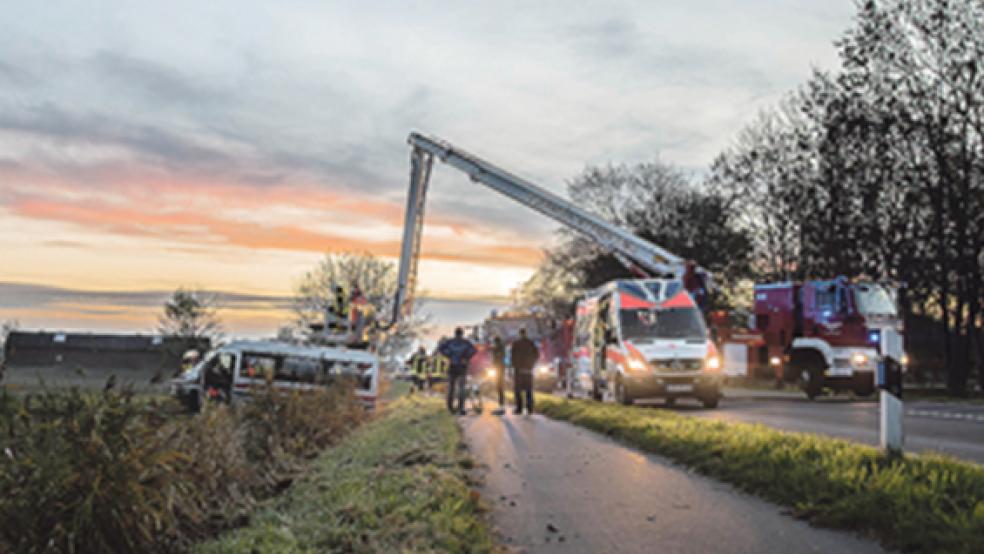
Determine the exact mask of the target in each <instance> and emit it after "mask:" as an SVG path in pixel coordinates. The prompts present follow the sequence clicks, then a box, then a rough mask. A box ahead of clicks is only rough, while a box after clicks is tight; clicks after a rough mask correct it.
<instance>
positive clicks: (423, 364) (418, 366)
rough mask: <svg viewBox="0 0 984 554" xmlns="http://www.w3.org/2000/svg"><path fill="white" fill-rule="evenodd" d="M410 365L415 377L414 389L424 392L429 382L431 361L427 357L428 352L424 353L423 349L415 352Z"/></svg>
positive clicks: (409, 362)
mask: <svg viewBox="0 0 984 554" xmlns="http://www.w3.org/2000/svg"><path fill="white" fill-rule="evenodd" d="M408 365H409V366H410V372H411V374H412V375H413V388H414V389H418V390H424V382H425V381H426V380H427V373H428V366H429V365H430V359H429V358H428V357H427V352H426V351H424V349H423V347H421V348H420V349H419V350H417V351H416V352H414V354H413V356H411V357H410V360H409V361H408Z"/></svg>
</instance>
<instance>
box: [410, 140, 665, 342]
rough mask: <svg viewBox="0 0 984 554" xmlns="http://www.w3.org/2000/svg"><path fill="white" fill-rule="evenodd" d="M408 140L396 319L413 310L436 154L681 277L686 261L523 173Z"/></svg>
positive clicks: (630, 261) (629, 258) (634, 258)
mask: <svg viewBox="0 0 984 554" xmlns="http://www.w3.org/2000/svg"><path fill="white" fill-rule="evenodd" d="M407 142H409V144H410V146H411V147H412V151H411V154H410V191H409V194H408V195H407V212H406V217H405V220H404V226H403V245H402V248H401V251H400V271H399V274H398V286H397V292H396V303H395V306H394V310H393V322H394V323H395V322H397V321H399V320H401V319H403V318H408V317H409V316H410V314H411V312H412V311H413V300H414V298H413V297H414V292H415V289H416V281H417V259H418V258H419V255H420V239H421V231H422V229H423V218H424V201H425V199H426V195H427V184H428V181H429V180H430V172H431V167H432V166H433V163H434V158H435V157H436V158H437V159H438V160H440V161H442V162H444V163H446V164H448V165H451V166H453V167H456V168H458V169H460V170H461V171H463V172H465V173H466V174H468V176H469V177H470V178H471V180H472V181H475V182H476V183H481V184H483V185H485V186H487V187H489V188H491V189H493V190H495V191H497V192H499V193H501V194H503V195H505V196H508V197H509V198H511V199H513V200H515V201H517V202H519V203H520V204H523V205H525V206H527V207H529V208H532V209H534V210H536V211H538V212H540V213H542V214H543V215H546V216H547V217H550V218H552V219H554V220H555V221H557V222H558V223H561V224H563V225H566V226H568V227H570V228H572V229H575V230H577V231H580V232H581V233H583V234H585V235H587V236H588V237H590V238H591V239H593V240H594V241H595V242H597V243H598V244H599V245H600V246H601V247H602V248H604V249H605V250H608V251H610V252H611V253H612V254H614V255H615V256H616V257H617V258H618V259H619V261H621V262H622V263H623V264H625V265H626V266H627V267H629V268H630V269H634V270H638V269H639V268H640V267H641V269H642V270H644V271H645V272H649V273H653V274H673V275H675V276H677V277H682V275H683V268H684V261H683V260H682V259H681V258H679V257H678V256H676V255H674V254H671V253H670V252H667V251H666V250H664V249H663V248H660V247H659V246H656V245H655V244H652V243H650V242H649V241H646V240H643V239H641V238H639V237H637V236H636V235H634V234H632V233H630V232H629V231H626V230H625V229H622V228H620V227H618V226H616V225H612V224H611V223H609V222H608V221H605V220H604V219H602V218H601V217H598V216H597V215H594V214H592V213H590V212H588V211H586V210H583V209H581V208H579V207H577V206H575V205H574V204H572V203H571V202H569V201H567V200H565V199H563V198H561V197H560V196H558V195H556V194H553V193H552V192H550V191H547V190H545V189H543V188H541V187H539V186H537V185H535V184H533V183H531V182H529V181H527V180H525V179H523V178H521V177H517V176H516V175H513V174H511V173H509V172H508V171H506V170H504V169H502V168H500V167H498V166H495V165H493V164H491V163H489V162H487V161H485V160H483V159H481V158H479V157H477V156H474V155H472V154H469V153H468V152H465V151H464V150H461V149H460V148H456V147H454V146H452V145H451V144H449V143H447V142H445V141H443V140H440V139H437V138H434V137H427V136H424V135H421V134H418V133H410V137H409V138H408V139H407Z"/></svg>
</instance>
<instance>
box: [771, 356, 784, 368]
mask: <svg viewBox="0 0 984 554" xmlns="http://www.w3.org/2000/svg"><path fill="white" fill-rule="evenodd" d="M769 365H771V366H772V367H779V366H781V365H782V358H780V357H779V356H773V357H771V358H769Z"/></svg>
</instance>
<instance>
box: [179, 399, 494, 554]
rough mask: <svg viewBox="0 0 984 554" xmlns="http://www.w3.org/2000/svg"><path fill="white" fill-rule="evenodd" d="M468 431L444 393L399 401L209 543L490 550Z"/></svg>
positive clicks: (300, 548) (254, 547)
mask: <svg viewBox="0 0 984 554" xmlns="http://www.w3.org/2000/svg"><path fill="white" fill-rule="evenodd" d="M461 444H462V443H461V432H460V430H459V429H458V427H457V425H456V424H455V422H454V419H453V418H452V417H451V416H450V415H448V413H447V411H446V410H444V409H443V408H442V406H441V403H440V402H439V401H437V400H434V399H423V398H414V397H410V398H404V399H400V400H397V401H395V402H394V403H393V404H391V405H390V407H389V408H388V409H387V410H386V411H385V412H384V413H382V414H381V415H380V417H379V418H378V419H377V420H376V421H374V422H372V423H370V424H368V425H366V426H364V427H363V428H362V429H360V430H359V431H357V432H355V433H353V434H352V435H350V436H349V437H348V438H346V439H345V440H344V441H342V442H341V443H340V444H339V445H338V446H337V447H335V448H332V449H330V450H327V451H325V452H324V453H323V454H322V455H321V457H320V458H319V459H317V460H316V461H315V462H314V464H313V465H312V467H311V472H310V473H309V474H308V477H306V478H305V479H303V480H300V481H297V482H295V483H294V485H293V486H292V487H291V488H290V489H289V490H288V491H286V492H285V493H284V494H283V495H281V496H278V497H276V498H274V499H271V500H270V501H269V503H268V504H267V505H265V506H263V507H262V508H260V509H259V510H258V511H257V512H255V513H254V516H253V518H252V519H251V521H250V524H249V525H248V526H247V527H243V528H240V529H237V530H235V531H233V532H231V533H229V534H227V535H225V536H223V537H220V538H219V539H217V540H214V541H211V542H208V543H205V544H202V545H200V546H199V547H198V548H197V549H196V550H195V551H196V552H198V553H202V554H212V553H225V552H229V553H239V552H406V551H414V552H489V551H492V549H493V543H492V539H491V536H490V534H489V532H488V529H487V528H486V526H485V523H484V521H483V519H482V514H481V509H480V506H479V502H478V496H477V494H476V493H473V492H472V491H471V490H470V489H469V487H468V485H467V483H466V481H465V477H466V475H465V471H466V469H467V468H468V467H470V459H468V458H467V457H465V456H463V452H462V450H461V448H460V446H459V445H461Z"/></svg>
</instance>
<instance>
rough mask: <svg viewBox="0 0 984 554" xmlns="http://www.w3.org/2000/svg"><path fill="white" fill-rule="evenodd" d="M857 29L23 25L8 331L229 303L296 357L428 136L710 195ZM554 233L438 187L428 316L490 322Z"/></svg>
mask: <svg viewBox="0 0 984 554" xmlns="http://www.w3.org/2000/svg"><path fill="white" fill-rule="evenodd" d="M411 5H412V6H413V7H412V8H411V7H410V6H411ZM852 12H853V3H852V2H850V1H848V0H844V1H836V2H835V1H829V2H828V1H821V0H801V1H790V0H750V1H747V2H732V1H724V0H721V1H693V2H679V1H648V2H626V3H612V2H603V3H602V2H599V3H592V2H483V3H478V2H460V3H449V2H422V3H413V4H411V3H408V2H366V1H362V2H275V3H274V2H270V3H259V2H249V1H242V0H240V1H236V2H232V1H228V2H225V1H213V2H153V3H151V2H98V1H92V2H56V1H46V2H27V1H24V2H18V1H13V2H4V3H3V4H2V5H0V29H2V32H0V321H2V320H6V319H11V318H15V319H19V320H20V322H21V325H22V326H24V327H31V328H37V327H44V328H48V329H52V328H65V329H93V330H131V331H149V330H151V329H152V328H153V325H154V319H153V317H154V313H155V312H156V310H157V307H158V306H159V302H160V300H161V298H162V297H163V296H164V295H166V294H167V291H169V290H173V289H174V288H175V287H177V286H181V285H187V286H193V287H198V288H204V289H209V290H213V291H222V292H224V293H226V294H227V296H226V299H227V302H226V305H227V310H226V311H225V314H226V315H227V321H228V323H227V324H228V326H229V328H230V332H232V333H233V334H237V333H238V334H250V335H257V334H262V333H267V332H271V331H272V330H273V329H275V328H276V326H277V324H278V322H280V321H282V320H283V319H284V317H285V314H284V312H283V309H282V308H283V303H282V300H283V298H284V297H285V296H287V295H289V294H290V291H291V288H292V286H293V284H294V283H295V282H296V281H297V279H298V278H299V277H300V275H302V274H303V273H304V272H305V271H306V270H307V269H309V268H311V267H312V266H313V264H314V263H316V261H317V259H318V258H319V257H320V256H321V255H322V253H324V252H326V251H337V250H358V251H369V252H373V253H375V254H378V255H382V256H388V257H392V256H394V255H395V254H396V252H397V250H398V248H399V241H400V234H401V224H402V217H403V204H404V202H405V191H406V187H407V178H408V171H409V170H408V148H407V145H406V137H407V134H408V133H409V132H410V131H411V130H419V131H422V132H425V133H428V134H435V135H437V136H440V137H442V138H445V139H447V140H450V141H452V142H454V143H456V144H459V145H460V146H462V147H464V148H466V149H469V150H471V151H473V152H475V153H478V154H480V155H483V156H485V157H487V158H488V159H490V160H492V161H494V162H497V163H499V164H501V165H503V166H505V167H507V168H508V169H510V170H511V171H513V172H515V173H518V174H521V175H523V176H526V177H528V178H531V179H533V180H535V181H537V182H539V183H541V184H543V185H545V186H547V187H548V188H551V189H553V190H555V191H558V192H562V191H563V190H564V185H565V183H566V181H567V180H568V179H570V178H571V177H573V176H574V175H576V174H577V173H579V172H580V171H581V170H583V169H584V167H585V166H587V165H591V164H604V163H608V162H615V163H620V162H629V163H634V162H640V161H646V160H651V159H654V158H655V157H656V156H659V157H660V158H661V159H662V160H664V161H669V162H673V163H676V164H678V165H680V166H682V167H684V168H685V169H687V170H690V171H693V172H694V173H696V174H699V172H701V171H702V170H704V168H706V167H707V165H708V163H709V162H710V161H711V159H712V158H713V156H714V155H715V154H716V153H717V152H719V151H720V150H721V149H722V148H724V147H726V146H727V144H728V143H729V141H730V140H732V137H733V136H734V135H735V133H736V132H737V131H738V130H739V128H740V126H741V125H742V124H743V123H745V122H747V121H748V120H749V119H750V118H751V117H752V116H753V115H754V114H755V112H756V111H757V110H758V109H760V108H761V107H764V106H767V105H769V104H772V103H774V102H775V101H776V100H777V99H779V98H780V97H781V95H782V94H784V93H785V92H787V91H788V90H790V89H792V88H793V87H795V86H796V85H797V84H799V83H801V82H802V81H803V80H805V78H806V77H807V76H808V74H809V71H810V69H811V66H818V67H821V68H825V67H833V66H834V60H835V50H834V47H833V45H832V41H833V40H834V39H836V38H837V36H838V35H839V33H840V32H841V31H842V30H843V29H844V28H845V27H846V26H847V25H848V24H849V23H850V18H851V14H852ZM589 208H590V207H589ZM553 229H554V226H553V225H552V224H551V223H549V222H548V221H545V220H544V219H543V218H541V217H540V216H537V215H535V214H533V213H532V212H529V211H527V210H525V209H524V208H522V207H519V206H516V205H514V204H512V203H510V202H509V201H507V200H505V199H503V198H500V197H498V196H496V195H495V193H492V192H490V191H487V190H483V189H481V188H479V187H478V186H477V185H475V184H472V183H470V182H469V181H468V180H467V179H466V178H464V176H463V175H462V174H460V173H458V172H456V171H455V170H453V169H451V168H448V167H442V166H438V167H436V168H435V173H434V177H433V179H432V188H431V196H430V202H429V204H428V208H427V224H426V231H425V238H424V245H423V257H424V258H423V261H422V263H421V283H422V286H423V288H424V289H425V293H426V295H427V296H429V297H432V298H433V299H434V300H433V301H432V302H431V303H430V304H429V306H430V307H429V308H427V309H429V310H431V311H432V312H433V313H434V315H435V318H436V320H437V321H438V322H439V323H441V324H450V323H455V322H459V321H460V322H470V321H475V320H477V319H478V318H480V317H481V316H482V314H483V313H484V312H485V311H487V309H489V308H490V307H493V306H496V305H498V304H500V303H501V299H502V298H503V297H504V296H505V295H506V294H507V293H508V291H509V289H511V288H512V287H513V286H515V285H516V284H517V283H518V282H519V281H521V280H522V279H524V278H525V277H526V276H527V275H528V274H529V273H530V271H531V270H532V268H533V267H534V266H535V265H536V263H537V262H538V260H539V255H540V254H539V252H540V249H541V247H542V246H544V245H545V244H546V243H547V242H548V241H549V239H550V236H551V232H552V230H553Z"/></svg>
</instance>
